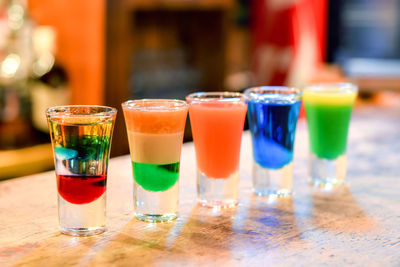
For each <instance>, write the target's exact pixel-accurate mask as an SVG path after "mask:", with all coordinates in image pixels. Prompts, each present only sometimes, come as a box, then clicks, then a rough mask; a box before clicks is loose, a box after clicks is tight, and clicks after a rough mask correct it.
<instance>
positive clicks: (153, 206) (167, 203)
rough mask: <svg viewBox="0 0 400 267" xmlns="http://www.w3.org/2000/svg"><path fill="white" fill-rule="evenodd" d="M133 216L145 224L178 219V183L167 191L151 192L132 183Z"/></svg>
mask: <svg viewBox="0 0 400 267" xmlns="http://www.w3.org/2000/svg"><path fill="white" fill-rule="evenodd" d="M133 195H134V205H135V216H136V218H137V219H138V220H141V221H146V222H166V221H172V220H174V219H176V218H177V217H178V197H179V183H178V181H177V182H176V183H175V184H174V185H173V186H172V187H171V188H169V189H168V190H165V191H159V192H152V191H147V190H145V189H143V187H141V186H140V185H138V184H137V183H136V182H134V188H133Z"/></svg>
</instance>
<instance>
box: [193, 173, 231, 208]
mask: <svg viewBox="0 0 400 267" xmlns="http://www.w3.org/2000/svg"><path fill="white" fill-rule="evenodd" d="M238 186H239V171H238V170H237V171H235V172H234V173H232V174H231V175H230V176H229V177H227V178H212V177H207V176H206V175H205V174H204V173H202V172H200V171H199V170H198V171H197V201H198V202H199V204H200V205H202V206H205V207H210V208H229V207H234V206H236V205H237V199H238V194H239V192H238Z"/></svg>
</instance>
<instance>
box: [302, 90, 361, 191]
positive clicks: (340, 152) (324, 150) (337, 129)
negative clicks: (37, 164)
mask: <svg viewBox="0 0 400 267" xmlns="http://www.w3.org/2000/svg"><path fill="white" fill-rule="evenodd" d="M357 91H358V89H357V86H355V85H353V84H351V83H334V84H313V85H308V86H305V87H304V90H303V102H304V106H305V111H306V115H307V123H308V133H309V140H310V152H311V153H310V158H309V178H310V183H311V185H313V186H315V187H320V188H324V189H328V190H329V189H332V188H333V187H335V186H338V185H341V184H343V183H345V178H346V146H347V134H348V128H349V124H350V117H351V112H352V109H353V105H354V102H355V99H356V96H357Z"/></svg>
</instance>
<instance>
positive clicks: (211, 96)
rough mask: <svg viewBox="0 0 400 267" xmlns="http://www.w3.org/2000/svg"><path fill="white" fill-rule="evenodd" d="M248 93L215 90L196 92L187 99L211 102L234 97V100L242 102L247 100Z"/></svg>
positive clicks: (189, 100)
mask: <svg viewBox="0 0 400 267" xmlns="http://www.w3.org/2000/svg"><path fill="white" fill-rule="evenodd" d="M246 98H247V97H246V95H245V94H243V93H239V92H230V91H214V92H195V93H191V94H189V95H187V96H186V101H188V102H189V103H190V102H193V101H198V102H210V101H218V100H222V99H224V101H226V100H227V99H228V100H229V99H232V102H242V101H245V100H246Z"/></svg>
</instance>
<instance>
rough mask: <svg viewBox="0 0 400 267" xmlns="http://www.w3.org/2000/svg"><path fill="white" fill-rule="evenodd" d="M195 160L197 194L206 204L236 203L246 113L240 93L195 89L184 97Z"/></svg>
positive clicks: (227, 204)
mask: <svg viewBox="0 0 400 267" xmlns="http://www.w3.org/2000/svg"><path fill="white" fill-rule="evenodd" d="M186 100H187V101H188V103H189V115H190V123H191V127H192V134H193V142H194V146H195V150H196V160H197V198H198V202H199V203H200V204H201V205H203V206H208V207H230V206H234V205H236V204H237V198H238V182H239V158H240V144H241V138H242V132H243V126H244V121H245V117H246V110H247V104H246V102H245V96H244V95H243V94H240V93H229V92H209V93H202V92H201V93H194V94H191V95H189V96H187V97H186Z"/></svg>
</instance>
